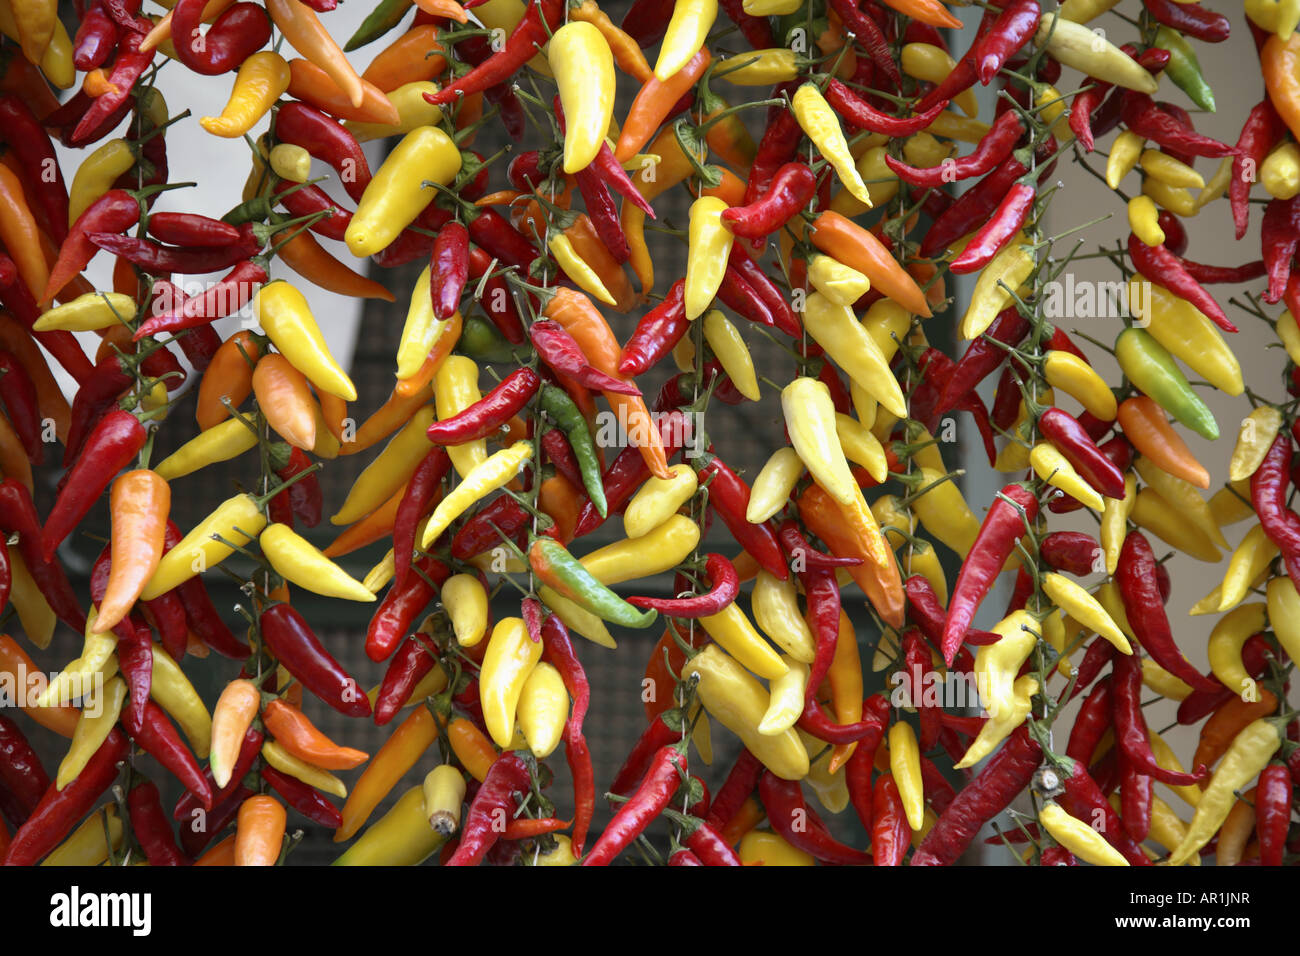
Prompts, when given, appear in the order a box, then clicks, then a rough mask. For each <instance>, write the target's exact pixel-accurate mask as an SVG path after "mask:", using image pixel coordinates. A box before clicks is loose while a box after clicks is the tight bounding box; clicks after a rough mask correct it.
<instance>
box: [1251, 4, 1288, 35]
mask: <svg viewBox="0 0 1300 956" xmlns="http://www.w3.org/2000/svg"><path fill="white" fill-rule="evenodd" d="M1245 7H1246V16H1247V17H1249V18H1250V20H1251V21H1252V22H1253V23H1254V24H1255V25H1256V26H1258V27H1259V28H1260V29H1263V30H1267V31H1268V32H1269V33H1276V34H1277V35H1278V39H1280V40H1283V41H1286V40H1289V39H1290V38H1291V34H1292V33H1294V32H1295V30H1296V26H1297V25H1300V3H1297V2H1296V0H1246V3H1245Z"/></svg>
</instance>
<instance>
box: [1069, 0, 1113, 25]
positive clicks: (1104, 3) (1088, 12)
mask: <svg viewBox="0 0 1300 956" xmlns="http://www.w3.org/2000/svg"><path fill="white" fill-rule="evenodd" d="M1117 3H1119V0H1065V3H1063V4H1061V11H1060V13H1061V18H1062V19H1063V20H1073V21H1074V22H1075V23H1087V22H1088V21H1089V20H1092V19H1094V18H1096V17H1099V16H1101V15H1102V14H1103V13H1105V12H1106V11H1107V10H1109V9H1110V8H1111V7H1113V6H1115V5H1116V4H1117Z"/></svg>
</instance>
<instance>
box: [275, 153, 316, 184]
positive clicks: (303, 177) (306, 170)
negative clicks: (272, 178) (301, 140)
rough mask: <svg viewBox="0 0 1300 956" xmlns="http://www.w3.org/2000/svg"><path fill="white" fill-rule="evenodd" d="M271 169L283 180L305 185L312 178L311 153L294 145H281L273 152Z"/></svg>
mask: <svg viewBox="0 0 1300 956" xmlns="http://www.w3.org/2000/svg"><path fill="white" fill-rule="evenodd" d="M270 160H271V169H272V170H273V171H274V172H275V174H276V175H277V176H279V177H280V178H281V179H287V180H288V181H289V182H291V183H305V182H306V181H307V180H308V179H310V178H311V153H309V152H307V150H305V149H303V148H302V147H301V146H297V145H295V144H293V143H280V144H279V145H277V146H276V147H275V148H273V149H272V150H271V157H270Z"/></svg>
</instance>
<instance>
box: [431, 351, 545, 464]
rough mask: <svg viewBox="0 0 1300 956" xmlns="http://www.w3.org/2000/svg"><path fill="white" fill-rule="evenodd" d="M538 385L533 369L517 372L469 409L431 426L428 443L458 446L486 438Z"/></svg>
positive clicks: (531, 394) (539, 386) (507, 377)
mask: <svg viewBox="0 0 1300 956" xmlns="http://www.w3.org/2000/svg"><path fill="white" fill-rule="evenodd" d="M541 386H542V380H541V377H540V376H539V375H538V374H537V373H536V372H534V371H533V370H532V369H530V368H527V367H524V368H520V369H516V370H515V371H514V372H512V373H510V374H509V375H507V376H506V377H505V378H504V379H502V381H501V383H500V384H499V385H497V386H496V387H495V388H494V389H492V391H490V392H488V393H487V394H486V395H484V396H483V398H481V399H479V400H478V401H477V402H474V403H473V404H472V405H470V406H469V407H468V408H466V409H464V410H463V411H461V412H459V413H457V414H456V415H453V416H452V417H451V418H447V419H443V420H442V421H437V422H434V423H433V424H432V425H430V426H429V429H428V435H429V441H431V442H433V443H434V444H436V445H460V444H464V443H465V442H469V441H474V440H475V439H478V438H486V437H487V436H488V435H491V434H492V433H493V432H495V431H496V430H497V429H499V428H500V427H501V426H502V425H503V424H505V423H506V422H507V421H509V419H510V418H511V416H513V415H514V414H515V413H517V412H518V411H519V410H520V409H522V408H523V407H524V406H525V405H527V404H528V401H529V399H531V398H532V397H533V396H534V395H536V394H537V390H538V389H539V388H541Z"/></svg>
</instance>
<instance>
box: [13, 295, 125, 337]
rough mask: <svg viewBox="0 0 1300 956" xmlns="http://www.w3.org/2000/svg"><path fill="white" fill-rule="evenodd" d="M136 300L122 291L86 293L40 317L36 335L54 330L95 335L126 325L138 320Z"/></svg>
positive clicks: (34, 327)
mask: <svg viewBox="0 0 1300 956" xmlns="http://www.w3.org/2000/svg"><path fill="white" fill-rule="evenodd" d="M135 312H136V307H135V299H133V298H131V296H129V295H123V294H122V293H120V292H87V293H86V294H85V295H79V296H77V297H76V298H75V299H73V300H72V301H71V302H65V303H64V304H63V305H60V306H56V307H54V308H53V309H49V310H47V311H46V312H43V313H42V314H41V317H40V318H39V319H37V320H36V324H35V325H33V326H32V331H34V332H48V331H53V330H55V329H61V330H66V331H68V332H92V331H94V330H96V329H109V328H112V327H113V326H115V325H123V324H124V323H126V322H129V321H130V320H131V319H133V318H135Z"/></svg>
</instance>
